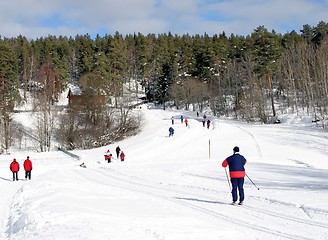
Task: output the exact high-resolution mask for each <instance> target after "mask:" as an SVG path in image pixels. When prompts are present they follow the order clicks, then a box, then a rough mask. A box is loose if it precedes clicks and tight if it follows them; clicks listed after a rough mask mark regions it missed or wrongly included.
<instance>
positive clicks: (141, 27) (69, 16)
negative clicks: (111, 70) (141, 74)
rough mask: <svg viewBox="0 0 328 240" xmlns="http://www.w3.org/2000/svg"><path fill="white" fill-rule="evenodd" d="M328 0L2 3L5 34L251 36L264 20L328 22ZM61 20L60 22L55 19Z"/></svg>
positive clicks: (275, 23)
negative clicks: (138, 33) (167, 33)
mask: <svg viewBox="0 0 328 240" xmlns="http://www.w3.org/2000/svg"><path fill="white" fill-rule="evenodd" d="M327 9H328V3H327V1H306V0H290V1H284V0H268V1H262V0H243V1H241V0H229V1H227V0H222V1H214V0H180V1H176V0H138V1H135V0H120V1H116V0H93V1H79V0H66V1H65V0H57V1H47V2H40V1H37V0H12V1H3V2H1V3H0V21H1V23H2V24H1V26H0V34H1V35H2V36H5V37H16V36H17V35H19V34H22V35H24V36H26V37H29V38H37V37H41V36H47V35H70V36H75V35H76V34H81V35H83V34H86V33H89V34H91V35H95V34H97V33H99V34H101V33H104V32H106V33H108V34H113V33H114V32H115V31H118V32H120V33H122V34H127V33H134V32H141V33H143V34H148V33H166V32H168V31H171V32H172V33H174V34H184V33H189V34H195V33H199V34H203V33H204V32H207V33H208V34H213V33H221V32H222V31H225V32H226V33H227V34H230V33H234V34H239V35H247V34H250V33H252V32H253V30H254V29H255V28H257V27H258V26H260V25H264V26H265V27H266V28H267V29H268V30H272V29H274V30H276V31H277V32H280V33H285V32H287V31H291V30H296V31H299V30H300V29H301V28H302V26H303V25H304V24H310V25H312V26H315V25H316V24H318V23H319V22H320V21H325V22H327V21H328V14H327V13H328V11H327ZM51 19H56V20H57V21H59V23H53V22H51Z"/></svg>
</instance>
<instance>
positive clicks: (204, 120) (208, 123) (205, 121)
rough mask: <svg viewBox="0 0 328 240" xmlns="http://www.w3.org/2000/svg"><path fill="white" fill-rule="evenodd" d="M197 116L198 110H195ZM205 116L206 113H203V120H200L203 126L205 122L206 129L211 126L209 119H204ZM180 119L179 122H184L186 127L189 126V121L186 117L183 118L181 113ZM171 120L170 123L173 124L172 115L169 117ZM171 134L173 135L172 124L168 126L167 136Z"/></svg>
mask: <svg viewBox="0 0 328 240" xmlns="http://www.w3.org/2000/svg"><path fill="white" fill-rule="evenodd" d="M197 117H199V112H197ZM206 118H207V116H206V114H204V116H203V120H202V123H203V127H205V123H206V126H207V129H209V128H210V126H211V120H209V119H207V120H206ZM180 120H181V123H185V125H186V127H190V126H189V123H188V119H187V118H184V117H183V115H181V116H180ZM171 122H172V125H174V117H173V116H172V117H171ZM173 135H174V128H173V127H172V126H170V127H169V137H172V136H173Z"/></svg>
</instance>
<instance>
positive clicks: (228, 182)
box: [224, 168, 232, 191]
mask: <svg viewBox="0 0 328 240" xmlns="http://www.w3.org/2000/svg"><path fill="white" fill-rule="evenodd" d="M224 170H225V173H226V176H227V181H228V184H229V188H230V191H232V190H231V185H230V181H229V177H228V173H227V169H226V168H224Z"/></svg>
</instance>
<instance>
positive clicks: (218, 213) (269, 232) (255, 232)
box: [0, 108, 328, 240]
mask: <svg viewBox="0 0 328 240" xmlns="http://www.w3.org/2000/svg"><path fill="white" fill-rule="evenodd" d="M145 113H146V115H145V127H144V129H143V131H142V132H141V133H140V134H138V135H137V136H135V137H131V138H128V139H125V140H123V141H121V142H119V143H116V144H113V145H111V146H107V147H103V148H98V149H93V150H84V151H74V153H75V154H78V155H79V156H80V157H81V161H80V162H77V161H74V160H72V159H67V158H66V159H65V158H64V157H63V156H62V155H60V154H58V153H48V155H47V154H42V155H39V154H33V155H34V156H32V159H34V163H35V169H34V170H33V173H32V176H33V177H32V180H31V181H19V182H11V181H10V176H11V175H10V173H6V174H5V175H2V176H1V177H2V181H0V187H1V189H3V190H4V191H5V192H6V193H7V195H5V196H6V197H5V198H3V199H2V200H1V203H2V205H1V206H2V208H1V211H2V213H3V214H4V215H3V216H4V217H3V219H2V223H3V225H2V226H1V228H0V230H1V232H2V235H1V239H3V240H6V239H9V240H23V239H24V240H26V239H29V240H39V239H42V240H48V239H49V240H50V239H51V240H52V239H70V240H71V239H73V240H81V239H82V240H84V239H88V240H89V239H97V240H98V239H114V240H130V239H131V240H135V239H143V240H164V239H165V240H181V239H188V240H199V239H207V240H212V239H213V240H217V239H245V236H246V239H251V240H252V239H275V240H280V239H295V240H296V239H301V240H314V239H328V226H327V224H326V222H327V221H328V183H327V176H328V163H327V161H326V159H327V157H328V153H327V152H326V149H325V147H324V146H325V144H326V140H327V133H325V132H322V131H321V132H320V131H313V129H308V128H305V127H304V128H296V131H295V134H293V128H292V127H291V126H284V125H280V126H272V125H271V126H270V125H268V126H266V125H255V124H254V125H252V124H243V123H237V122H235V121H229V120H219V121H216V122H215V126H213V127H212V128H210V129H207V128H203V126H202V123H201V122H200V121H199V118H197V117H194V118H193V117H192V116H193V115H195V113H192V112H188V113H187V112H179V111H176V110H170V109H167V110H165V111H163V110H160V109H155V108H149V109H148V110H145ZM181 114H184V115H185V116H188V117H189V118H188V120H189V124H190V127H189V128H188V127H185V125H184V124H181V123H180V119H179V117H180V115H181ZM171 116H174V117H175V118H176V121H175V124H174V125H173V127H174V129H175V135H174V137H168V128H169V126H171ZM212 120H213V119H212ZM213 121H214V120H213ZM213 121H212V122H213ZM213 125H214V124H213ZM307 132H309V134H307ZM300 136H302V138H300ZM286 142H289V143H290V144H289V145H287V144H286ZM309 142H311V143H313V144H315V147H312V146H311V148H308V149H307V147H308V143H309ZM118 144H119V146H120V147H121V149H123V151H124V152H125V153H126V161H125V162H120V161H118V160H116V159H115V158H114V160H113V162H112V163H107V162H105V161H104V159H103V153H104V152H105V151H106V150H107V149H108V148H110V149H111V150H112V152H113V151H114V149H115V148H116V146H117V145H118ZM235 145H238V146H239V147H240V148H241V152H242V154H244V155H245V156H246V158H247V160H248V163H247V165H246V171H247V173H248V174H249V176H250V177H251V178H252V179H253V180H254V181H255V182H256V184H257V185H258V186H259V187H260V190H259V191H258V190H257V189H256V188H255V187H254V186H253V185H252V184H251V182H250V181H249V180H247V179H246V180H245V193H246V199H245V205H244V206H231V205H229V203H230V201H231V194H230V192H229V186H228V183H227V179H226V175H225V172H224V169H223V168H222V167H221V162H222V160H223V159H224V158H225V157H227V156H228V155H230V154H231V153H232V151H231V150H232V147H233V146H235ZM209 153H210V154H209ZM15 156H18V158H20V159H21V158H23V157H24V156H26V153H19V154H18V155H15ZM0 159H6V161H5V162H0V167H1V168H2V167H3V168H7V167H8V166H7V165H9V162H10V160H9V159H8V158H4V156H0ZM82 161H83V162H85V164H86V166H87V168H81V167H79V164H80V163H81V162H82ZM20 174H21V175H22V174H23V173H22V172H20ZM313 233H315V234H313Z"/></svg>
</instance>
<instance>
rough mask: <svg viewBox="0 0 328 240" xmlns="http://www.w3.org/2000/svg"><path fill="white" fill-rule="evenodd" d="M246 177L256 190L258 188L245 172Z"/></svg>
mask: <svg viewBox="0 0 328 240" xmlns="http://www.w3.org/2000/svg"><path fill="white" fill-rule="evenodd" d="M246 177H247V178H248V179H249V181H251V183H253V185H254V186H255V187H256V188H257V190H260V189H259V188H258V187H257V186H256V184H255V183H254V182H253V181H252V179H250V177H249V176H248V175H247V174H246Z"/></svg>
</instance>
